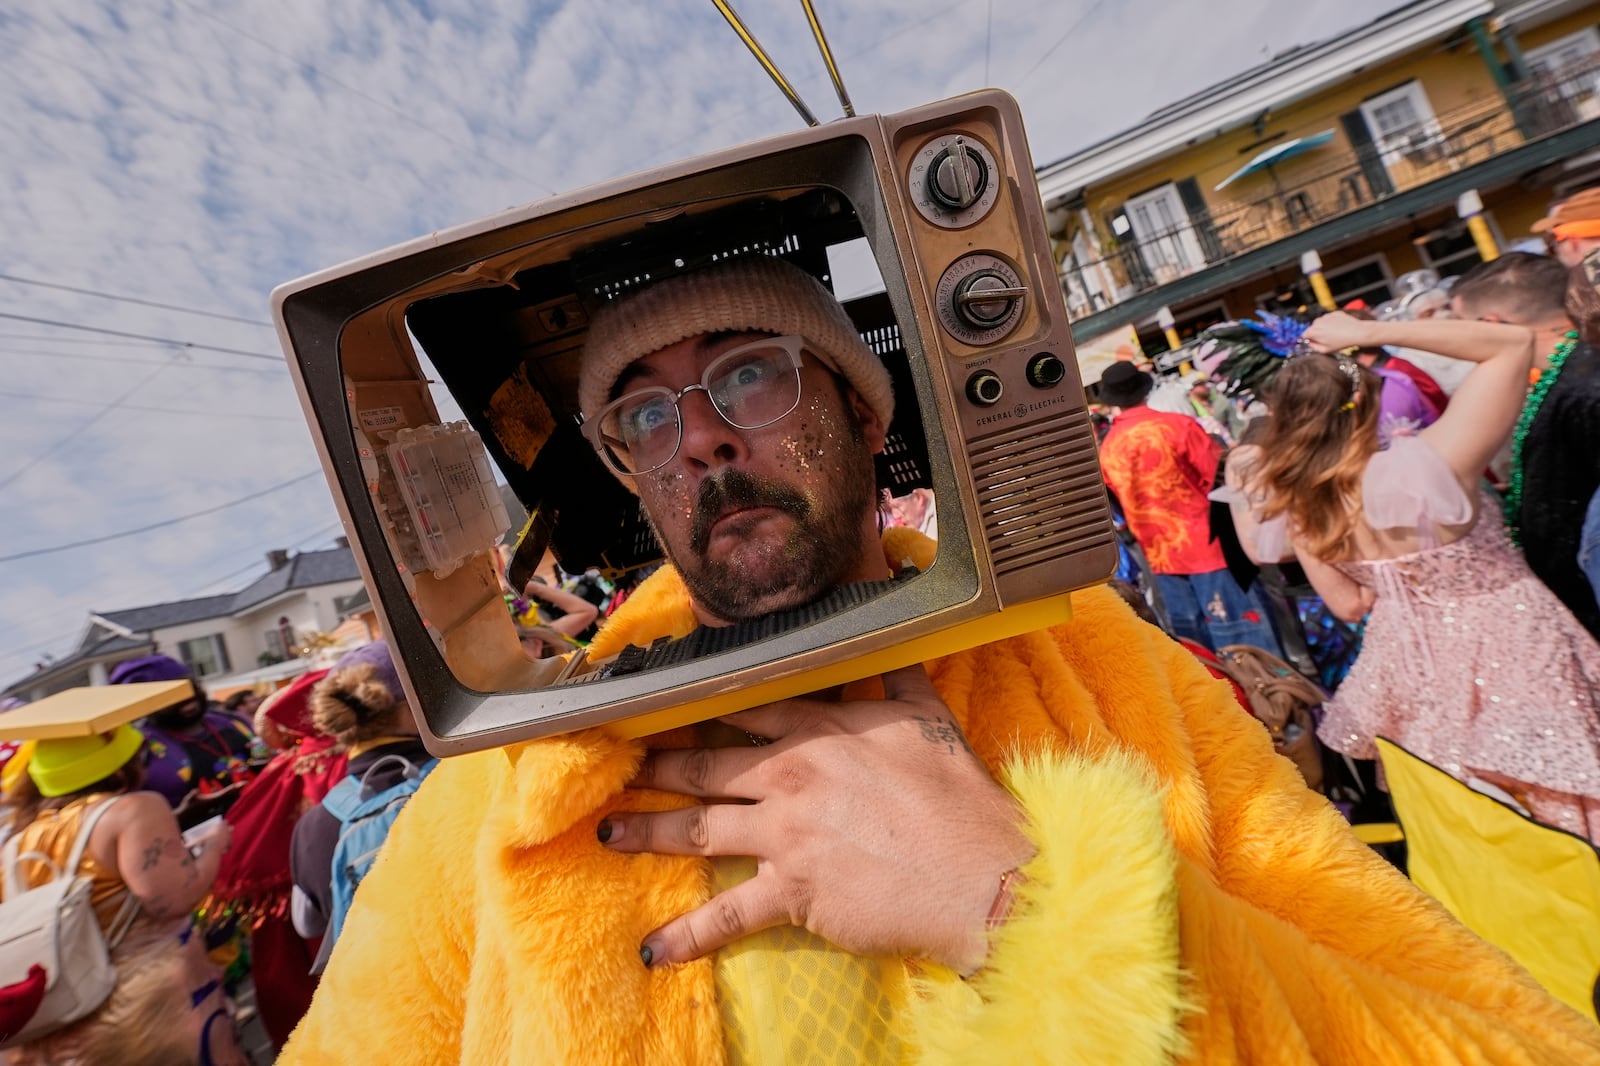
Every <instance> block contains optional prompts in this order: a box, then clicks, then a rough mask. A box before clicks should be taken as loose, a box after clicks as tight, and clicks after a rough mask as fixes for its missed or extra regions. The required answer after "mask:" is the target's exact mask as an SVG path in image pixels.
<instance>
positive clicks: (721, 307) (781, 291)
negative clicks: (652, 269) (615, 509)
mask: <svg viewBox="0 0 1600 1066" xmlns="http://www.w3.org/2000/svg"><path fill="white" fill-rule="evenodd" d="M732 331H737V332H744V331H750V332H760V333H771V334H773V335H775V336H799V337H804V338H805V339H806V340H807V341H808V342H809V343H808V344H807V346H806V347H807V350H809V351H810V352H811V353H812V354H813V355H815V356H816V357H817V358H818V359H820V360H821V361H822V362H823V363H824V364H825V365H826V366H827V367H828V369H830V370H832V371H834V372H835V373H838V374H842V375H844V378H845V380H846V381H848V382H850V384H851V385H852V386H853V387H854V388H855V390H856V391H857V392H858V393H860V394H861V397H862V399H864V400H865V401H866V402H867V406H869V407H871V408H872V410H873V412H874V413H875V414H876V415H877V416H878V418H879V419H881V420H882V421H883V424H884V425H885V426H887V425H888V424H889V422H890V420H891V419H892V418H893V417H894V391H893V388H892V386H891V385H890V383H889V372H888V371H887V370H886V369H884V366H883V362H882V361H881V360H880V359H879V358H878V357H877V355H875V354H874V353H873V351H872V349H870V348H868V347H867V346H866V344H865V342H863V341H862V339H861V335H860V334H859V333H857V332H856V327H855V324H854V323H852V322H851V321H850V316H849V315H848V314H846V313H845V310H844V307H843V305H841V304H840V303H839V301H838V300H836V299H834V297H833V294H832V293H830V292H829V291H828V290H827V288H825V287H824V286H823V284H822V283H821V282H820V281H818V280H817V279H816V278H814V277H812V276H811V275H810V274H808V273H807V272H806V271H804V270H802V269H801V268H800V267H797V266H795V265H794V264H792V263H789V262H787V261H786V260H783V259H779V258H777V257H776V256H768V255H750V256H744V257H741V258H738V259H731V260H728V261H726V262H723V263H718V264H717V265H715V266H711V267H707V268H706V269H704V270H697V271H695V272H693V273H690V274H680V275H678V276H676V277H672V278H667V279H666V280H664V281H660V282H657V283H655V284H654V285H651V286H649V287H648V288H645V289H642V290H640V291H639V292H637V293H635V294H633V295H631V296H626V297H624V298H622V299H620V300H617V301H616V302H614V303H611V304H607V305H606V306H605V307H602V308H601V309H600V310H599V311H598V312H596V313H595V316H594V320H593V321H592V323H591V324H590V326H589V336H588V338H587V339H586V340H585V341H584V347H583V365H582V367H581V369H580V370H579V372H578V405H579V406H580V407H581V408H582V409H583V416H584V418H586V419H588V418H594V417H595V416H596V415H598V414H599V413H600V409H601V408H603V407H604V406H605V405H606V404H607V403H608V402H609V401H610V399H611V388H612V386H614V385H615V384H616V383H617V378H619V377H621V376H622V372H623V370H624V369H626V368H627V366H628V364H630V363H632V362H634V361H635V360H636V359H640V358H642V357H643V356H646V355H649V354H650V353H651V352H657V351H660V350H661V349H662V348H665V347H666V346H667V345H669V344H676V343H677V342H678V341H681V340H685V339H686V338H689V337H697V336H699V335H700V334H702V333H722V332H732Z"/></svg>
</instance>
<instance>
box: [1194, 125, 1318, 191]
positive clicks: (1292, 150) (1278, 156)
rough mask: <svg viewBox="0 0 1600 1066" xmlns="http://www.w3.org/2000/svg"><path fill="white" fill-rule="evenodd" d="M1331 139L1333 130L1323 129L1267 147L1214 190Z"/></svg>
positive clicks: (1268, 168) (1273, 165) (1269, 167)
mask: <svg viewBox="0 0 1600 1066" xmlns="http://www.w3.org/2000/svg"><path fill="white" fill-rule="evenodd" d="M1331 140H1333V131H1332V130H1323V131H1322V132H1321V133H1313V134H1312V135H1311V136H1309V137H1296V138H1295V139H1294V140H1292V141H1284V142H1283V143H1282V144H1275V145H1273V146H1272V147H1271V148H1268V149H1267V150H1266V151H1264V152H1262V153H1260V154H1259V155H1257V156H1256V157H1255V158H1254V159H1252V160H1250V162H1248V163H1246V164H1245V165H1244V166H1242V167H1240V168H1239V169H1238V170H1236V171H1234V172H1233V173H1232V174H1229V175H1228V176H1227V177H1226V178H1224V179H1223V181H1222V184H1220V185H1218V186H1217V187H1216V190H1215V191H1216V192H1221V191H1222V190H1223V189H1226V188H1227V187H1228V186H1230V185H1232V184H1233V183H1234V182H1236V181H1238V180H1239V179H1240V178H1243V177H1247V176H1248V175H1251V174H1255V173H1258V172H1259V171H1263V170H1267V171H1270V170H1271V169H1272V168H1273V167H1275V166H1277V165H1278V164H1279V163H1282V162H1283V161H1284V160H1286V159H1293V158H1294V157H1295V156H1297V155H1300V154H1301V153H1303V152H1309V151H1311V150H1312V149H1315V148H1321V147H1322V146H1323V145H1325V144H1327V143H1328V142H1329V141H1331ZM1273 177H1274V178H1276V177H1277V175H1276V174H1274V175H1273Z"/></svg>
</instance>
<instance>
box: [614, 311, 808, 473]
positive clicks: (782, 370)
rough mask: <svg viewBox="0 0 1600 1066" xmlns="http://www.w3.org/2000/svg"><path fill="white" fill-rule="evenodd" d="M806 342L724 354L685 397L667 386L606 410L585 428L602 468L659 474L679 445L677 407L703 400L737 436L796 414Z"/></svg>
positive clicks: (769, 343)
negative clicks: (698, 396) (689, 399)
mask: <svg viewBox="0 0 1600 1066" xmlns="http://www.w3.org/2000/svg"><path fill="white" fill-rule="evenodd" d="M805 347H806V341H805V338H804V337H793V336H787V337H763V338H761V339H760V340H758V341H752V342H750V343H749V344H741V345H739V347H737V348H734V349H732V350H730V351H727V352H724V353H723V354H722V355H720V356H718V357H717V358H716V359H713V360H712V361H711V363H710V365H709V366H707V367H706V369H705V373H703V374H701V375H700V380H699V381H697V382H695V383H694V384H692V385H686V386H684V387H683V388H682V389H677V390H673V389H670V388H667V387H666V386H665V385H652V386H649V387H647V388H642V389H635V390H634V391H632V392H629V393H626V394H625V395H622V396H619V397H618V398H617V399H615V400H612V401H611V402H610V403H609V404H607V405H606V406H605V407H604V408H603V409H601V411H600V413H599V414H598V415H596V416H595V417H594V418H593V419H591V420H590V421H588V422H586V423H585V424H584V427H583V434H584V436H585V437H587V438H589V442H590V443H591V444H593V445H594V447H595V450H596V451H598V452H599V453H600V457H601V458H602V459H603V460H605V464H606V466H608V467H610V468H611V469H612V470H613V471H615V472H616V473H618V474H620V475H622V476H623V477H637V476H639V475H640V474H648V473H650V472H651V471H653V470H660V469H661V468H662V467H664V466H666V465H667V464H668V463H670V462H672V460H673V458H674V457H676V456H677V454H678V448H679V447H680V446H681V445H682V443H683V415H682V411H681V409H680V406H679V405H680V404H681V403H682V401H683V398H684V397H685V396H687V395H689V393H691V392H696V391H699V392H704V393H705V394H706V396H707V398H708V399H710V401H711V406H712V407H714V408H715V409H716V412H717V414H718V415H720V416H721V418H722V420H723V421H724V422H726V423H728V425H730V426H732V427H733V428H734V429H743V430H751V429H761V428H762V427H764V426H770V425H771V424H772V423H774V422H776V421H778V420H779V419H780V418H783V417H784V416H785V415H787V414H789V413H790V412H792V411H793V410H794V409H795V408H796V407H798V406H800V367H801V358H800V353H801V352H802V351H803V350H804V349H805Z"/></svg>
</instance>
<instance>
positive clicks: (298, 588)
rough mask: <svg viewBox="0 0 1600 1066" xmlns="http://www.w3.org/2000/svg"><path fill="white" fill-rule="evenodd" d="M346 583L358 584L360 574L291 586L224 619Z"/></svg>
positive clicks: (237, 616)
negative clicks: (354, 582)
mask: <svg viewBox="0 0 1600 1066" xmlns="http://www.w3.org/2000/svg"><path fill="white" fill-rule="evenodd" d="M347 581H357V582H360V581H361V575H360V574H355V575H354V576H352V577H341V578H337V579H335V580H333V581H319V582H317V583H316V584H315V585H293V586H291V587H289V588H286V589H284V590H283V591H282V592H277V593H274V594H273V595H271V596H268V597H267V598H266V599H264V600H260V601H258V602H256V603H252V604H251V605H250V606H248V607H241V608H239V609H238V610H236V611H234V612H232V613H231V614H228V615H226V616H225V617H228V618H239V617H241V616H243V615H247V614H254V613H255V612H257V611H259V610H261V608H263V607H270V606H272V605H273V604H274V603H277V602H278V601H279V600H281V599H283V598H284V597H286V596H291V595H293V594H295V593H297V592H309V591H311V590H312V589H322V588H327V587H328V586H329V585H342V584H344V583H345V582H347ZM362 584H363V585H364V584H365V582H362ZM218 617H224V616H222V615H219V616H218Z"/></svg>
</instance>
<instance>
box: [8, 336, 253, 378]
mask: <svg viewBox="0 0 1600 1066" xmlns="http://www.w3.org/2000/svg"><path fill="white" fill-rule="evenodd" d="M91 343H100V342H91ZM112 343H115V342H112ZM0 355H15V356H22V357H26V358H29V359H77V360H82V361H86V362H90V363H115V364H116V365H118V366H169V367H176V368H177V369H179V370H225V371H227V372H229V373H232V374H270V373H272V371H271V370H270V369H268V368H267V367H253V366H219V365H218V364H216V363H191V362H189V361H188V360H183V361H181V362H169V361H167V360H163V359H124V358H122V357H121V356H117V355H89V354H87V353H85V352H27V351H17V350H15V349H13V350H11V351H6V350H5V349H0Z"/></svg>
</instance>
